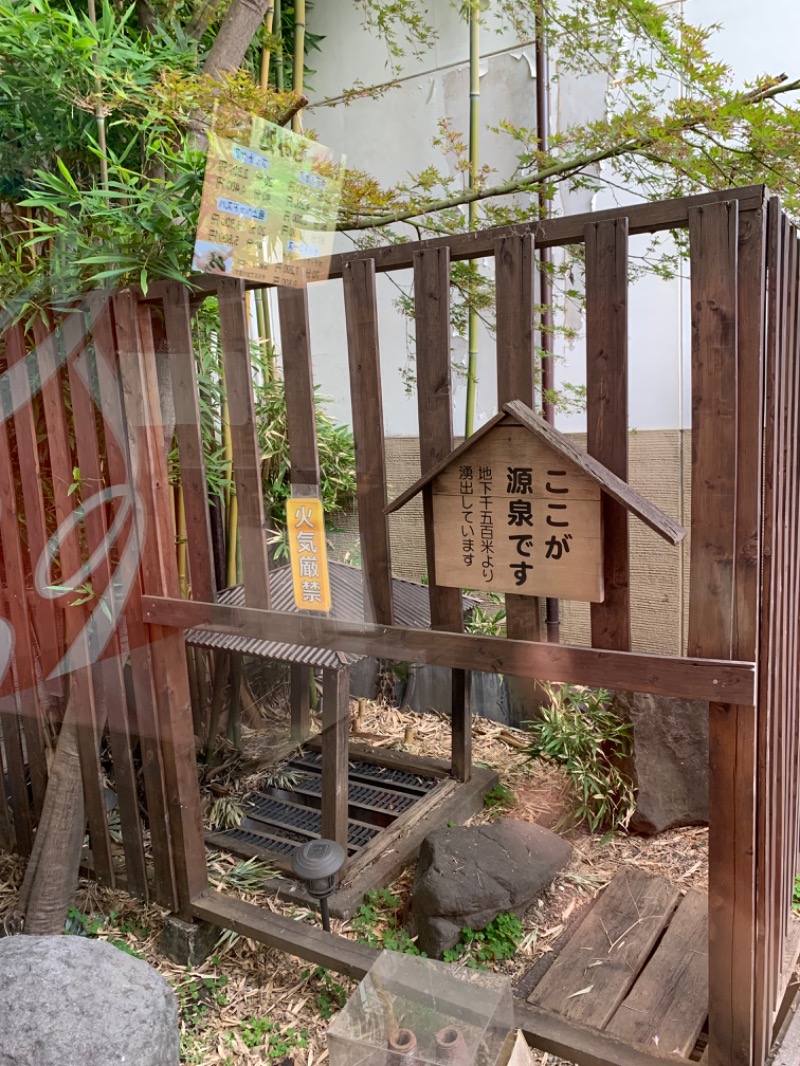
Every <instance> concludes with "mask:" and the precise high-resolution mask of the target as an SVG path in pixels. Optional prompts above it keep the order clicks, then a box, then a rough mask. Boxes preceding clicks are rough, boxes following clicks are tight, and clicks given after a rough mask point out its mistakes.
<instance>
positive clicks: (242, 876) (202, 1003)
mask: <svg viewBox="0 0 800 1066" xmlns="http://www.w3.org/2000/svg"><path fill="white" fill-rule="evenodd" d="M353 709H354V719H353V727H354V733H355V734H356V735H360V736H361V738H362V739H363V738H364V735H366V736H369V737H371V738H372V740H373V742H375V743H378V744H380V745H381V746H384V747H392V748H397V749H400V748H403V749H405V750H409V751H412V752H414V753H416V754H423V755H425V754H427V755H437V756H442V755H445V754H446V753H447V751H448V749H449V744H450V729H449V723H448V721H447V720H446V719H445V718H443V717H440V716H438V715H435V714H431V713H428V714H414V713H413V712H399V711H397V710H394V709H391V708H387V707H384V706H381V705H380V704H378V703H367V704H364V703H363V701H362V704H361V707H360V710H359V711H358V713H355V712H356V708H355V705H354V708H353ZM473 734H474V759H475V761H476V762H480V763H484V764H486V765H489V766H491V767H493V768H495V769H497V770H498V771H499V773H500V776H501V781H502V783H503V784H504V785H505V786H506V787H507V788H509V789H510V790H511V791H512V792H513V794H514V798H513V802H512V803H511V805H510V806H508V807H487V808H485V809H484V810H483V811H481V812H480V813H479V814H478V815H476V817H475V818H474V819H473V822H481V821H491V820H493V819H495V818H497V817H511V818H521V819H526V820H529V821H535V822H539V823H540V824H542V825H544V826H546V827H548V828H551V829H552V828H556V827H557V828H559V831H561V832H562V833H563V834H564V835H565V836H566V837H567V839H569V841H570V843H571V844H572V845H573V847H574V858H573V861H572V863H571V864H570V865H569V867H568V868H567V869H566V870H564V871H563V872H562V874H560V875H559V876H558V877H557V878H556V880H555V881H554V882H553V884H552V885H551V886H550V888H549V890H548V891H547V892H546V893H545V894H544V895H543V896H542V897H541V898H540V899H539V900H538V901H537V902H536V903H535V904H534V906H532V907H531V908H530V910H529V911H528V913H527V914H526V915H525V917H524V920H523V927H524V935H523V939H522V942H521V945H520V948H519V950H518V952H517V954H516V956H515V957H514V958H513V959H511V960H509V961H506V962H503V963H499V964H496V967H495V968H496V969H497V970H499V971H502V972H505V973H506V974H508V976H509V977H510V978H511V980H512V983H513V984H514V986H515V987H516V988H517V989H518V990H520V991H522V990H524V978H525V975H526V973H528V972H529V971H530V969H531V967H532V966H533V964H534V963H535V961H536V960H537V959H538V958H539V957H541V956H542V955H544V954H545V953H547V952H550V951H552V948H553V944H554V943H555V942H556V941H557V940H558V938H559V936H560V935H561V934H562V933H563V932H564V930H565V928H566V927H567V924H568V923H570V922H571V921H572V920H573V919H574V918H575V916H576V915H577V914H579V913H580V911H581V909H582V908H583V907H585V906H586V904H587V903H588V902H590V901H591V899H593V898H594V896H595V895H596V894H597V893H598V892H599V891H600V889H601V888H602V887H603V886H604V885H605V884H606V883H607V882H608V881H609V880H610V879H611V877H613V875H614V873H615V871H616V870H617V869H618V868H619V867H620V866H623V865H626V864H634V865H636V866H637V867H639V868H640V869H645V870H649V871H651V872H652V873H655V874H661V875H663V876H664V877H667V878H669V879H670V880H671V881H673V882H674V883H675V884H677V885H679V886H680V887H683V888H689V887H694V888H698V889H700V890H704V889H705V888H706V876H707V857H708V833H707V830H706V829H703V828H691V829H681V830H673V831H671V832H667V833H664V834H661V835H660V836H658V837H653V838H644V837H637V836H633V835H627V834H614V835H607V836H599V835H593V834H591V833H589V832H588V831H587V830H586V829H584V828H581V827H577V828H574V827H573V828H565V820H566V823H567V824H568V819H569V809H570V808H569V793H568V790H567V786H566V783H565V781H564V778H563V776H562V775H561V773H560V771H558V770H556V769H554V768H552V767H550V766H547V765H545V764H544V763H542V762H539V761H531V760H529V759H528V758H527V756H526V755H525V753H524V751H523V750H522V749H523V748H524V746H525V734H524V733H521V732H519V731H516V730H512V729H509V728H508V727H506V726H502V725H498V724H496V723H493V722H489V721H487V720H484V719H480V718H475V719H474V720H473ZM252 741H253V744H252V745H251V753H252V748H254V747H256V746H257V747H258V749H259V750H260V751H261V752H263V751H264V750H265V745H264V742H263V736H259V737H258V738H255V737H253V738H252ZM247 761H248V763H249V765H247V766H243V765H242V763H241V762H240V761H238V760H236V759H234V760H232V761H230V763H229V765H228V767H227V768H226V770H225V772H224V773H223V774H214V775H212V778H211V781H210V782H209V780H206V781H205V782H204V784H205V786H206V788H209V786H210V790H211V792H210V799H213V798H219V796H220V795H223V796H227V797H228V798H232V799H234V800H235V798H236V795H237V793H238V792H240V791H246V790H247V789H248V788H251V787H253V785H254V784H256V783H257V781H258V778H259V776H260V774H261V773H262V772H263V770H262V769H261V768H259V769H256V768H255V766H254V760H253V759H252V758H249V759H248V760H247ZM256 761H258V760H256ZM208 860H209V873H210V876H211V879H212V880H213V881H214V882H215V883H216V886H217V887H219V888H220V889H221V890H222V891H224V892H227V893H230V894H232V895H236V896H239V897H240V898H243V899H246V900H248V901H250V902H254V903H258V904H259V905H261V906H263V907H266V908H269V909H271V910H273V911H276V912H280V913H285V914H291V915H292V916H293V917H295V918H298V919H301V920H307V921H310V922H317V921H318V918H317V915H316V914H313V913H310V912H307V911H303V910H298V909H297V908H296V907H295V908H291V907H290V906H288V905H287V904H285V903H282V902H280V901H279V900H278V899H277V898H275V897H274V896H272V895H269V894H267V893H266V892H264V891H263V890H261V889H260V888H259V884H260V882H261V881H262V880H263V873H264V872H263V870H259V869H258V868H256V869H255V870H254V869H253V868H252V864H250V865H249V866H248V865H247V864H243V862H242V860H241V859H239V858H237V857H236V856H231V855H225V854H220V853H218V852H212V851H209V855H208ZM23 871H24V864H23V862H22V861H21V860H19V859H17V858H15V857H13V856H2V855H0V925H2V921H3V917H4V915H7V914H8V913H10V911H11V909H12V907H13V904H14V898H15V894H16V889H17V887H18V885H19V883H20V882H21V879H22V874H23ZM412 878H413V867H410V868H408V869H407V870H406V871H404V873H403V875H402V876H401V877H400V878H399V879H398V880H397V881H396V882H395V883H394V885H392V886H390V887H391V891H392V893H393V894H394V895H396V896H397V897H398V898H399V901H400V908H401V910H402V907H403V906H404V905H405V903H406V902H407V898H408V894H409V889H410V884H411V881H412ZM163 916H164V915H163V912H162V911H161V909H160V908H158V907H156V906H153V905H150V906H145V905H142V904H140V903H138V902H137V901H135V900H132V899H131V898H130V897H128V896H127V895H126V894H125V893H123V892H120V891H111V890H107V889H103V888H100V887H99V886H98V885H97V884H96V883H94V882H91V881H86V880H82V881H81V883H80V888H79V892H78V896H77V899H76V903H75V911H74V913H73V914H72V916H71V919H70V925H71V927H72V928H73V929H82V930H83V931H84V932H89V933H90V934H91V935H95V936H98V937H101V938H103V939H107V940H110V941H112V942H114V943H116V944H117V945H118V946H121V947H123V948H124V949H126V950H130V951H133V952H136V953H137V954H138V955H140V956H142V957H143V958H145V959H146V960H147V961H148V962H149V963H150V964H151V965H153V966H154V967H155V968H156V969H157V970H159V971H160V972H161V973H162V974H163V975H164V976H165V977H166V978H167V980H168V981H169V982H170V983H171V984H172V986H173V988H174V989H175V991H176V993H177V995H178V1000H179V1004H180V1007H181V1027H182V1036H183V1056H182V1062H183V1063H185V1064H187V1066H188V1064H202V1066H257V1064H264V1063H270V1062H274V1063H283V1061H284V1060H285V1059H287V1058H288V1059H293V1060H294V1062H295V1063H296V1066H322V1064H323V1063H324V1062H325V1060H326V1059H327V1057H328V1052H327V1047H326V1039H325V1033H326V1026H327V1019H328V1017H329V1016H330V1013H331V1011H335V1010H336V1009H338V1006H339V1005H341V1003H342V1002H343V1000H344V997H345V996H347V995H349V994H350V992H351V991H352V990H353V988H354V987H355V986H354V983H353V982H351V981H349V980H348V979H346V978H342V977H339V976H337V975H335V974H325V973H322V972H320V971H318V970H315V968H314V967H311V966H309V965H308V964H307V963H304V962H302V961H301V960H298V959H293V958H290V957H289V956H286V955H283V954H280V953H278V952H274V951H271V950H268V949H265V948H264V947H262V946H261V945H258V944H256V943H254V942H252V941H248V940H244V939H242V938H240V937H236V936H234V935H233V934H225V935H223V937H222V938H221V939H220V941H219V943H218V944H217V947H216V950H215V953H214V955H213V956H212V957H211V958H210V959H209V960H208V961H206V962H205V963H204V964H203V965H202V966H200V967H198V968H197V969H195V970H187V969H184V968H181V967H178V966H175V965H173V964H172V963H170V962H169V961H168V960H166V959H165V958H164V957H163V956H162V955H161V954H160V952H159V933H160V928H161V924H162V920H163ZM384 921H385V918H384V916H382V915H380V914H379V915H377V916H376V917H375V919H374V921H373V922H372V925H371V927H370V933H371V935H372V936H373V937H375V938H377V941H378V942H380V937H381V931H382V930H381V926H382V924H383V923H384ZM333 928H334V931H335V932H338V933H340V934H342V935H343V936H349V937H355V936H356V933H355V932H354V930H353V923H352V921H350V922H337V921H336V920H334V923H333ZM362 935H363V931H362ZM300 1034H302V1035H300ZM537 1054H538V1053H537ZM555 1061H556V1060H554V1059H552V1058H550V1057H548V1056H547V1055H542V1056H541V1057H539V1058H537V1062H541V1064H542V1066H544V1064H547V1063H550V1064H553V1063H555Z"/></svg>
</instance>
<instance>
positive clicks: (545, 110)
mask: <svg viewBox="0 0 800 1066" xmlns="http://www.w3.org/2000/svg"><path fill="white" fill-rule="evenodd" d="M535 55H536V134H537V139H538V142H539V145H538V147H539V151H540V152H547V151H549V149H550V84H549V83H550V73H549V70H548V62H547V40H546V35H545V28H544V3H540V4H538V5H537V9H536V45H535ZM538 198H539V217H540V218H546V217H547V215H548V214H549V212H550V199H549V197H548V195H547V189H546V186H545V185H540V186H539V196H538ZM537 255H538V258H539V304H540V306H541V312H540V314H539V348H540V351H541V359H540V363H541V366H540V371H541V375H540V380H541V388H542V414H543V416H544V419H545V421H546V422H549V423H550V425H553V424H554V423H555V420H556V408H555V404H554V403H553V393H554V390H555V365H554V363H553V308H552V303H553V286H552V283H551V279H550V264H551V262H552V259H551V255H552V253H551V251H550V249H549V248H538V249H537ZM545 627H546V629H547V639H548V641H550V643H551V644H558V642H559V639H560V630H561V623H560V618H559V608H558V600H556V599H553V598H552V597H550V596H548V597H547V600H546V601H545Z"/></svg>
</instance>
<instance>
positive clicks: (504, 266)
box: [494, 234, 543, 717]
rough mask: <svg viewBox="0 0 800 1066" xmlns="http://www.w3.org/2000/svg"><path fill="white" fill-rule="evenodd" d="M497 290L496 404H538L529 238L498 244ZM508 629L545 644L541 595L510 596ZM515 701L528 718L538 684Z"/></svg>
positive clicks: (517, 690) (515, 690)
mask: <svg viewBox="0 0 800 1066" xmlns="http://www.w3.org/2000/svg"><path fill="white" fill-rule="evenodd" d="M494 262H495V287H496V291H497V296H496V302H497V314H496V316H495V317H496V322H497V327H496V329H497V406H498V407H502V406H503V404H505V403H508V402H509V401H510V400H522V402H523V403H525V404H527V405H528V407H533V406H534V375H533V363H534V350H533V337H534V333H533V319H534V312H533V304H534V300H533V289H534V277H535V257H534V250H533V237H532V236H531V235H530V234H524V235H521V236H512V237H502V238H501V239H500V240H498V241H496V242H495V252H494ZM505 600H506V631H507V633H508V636H509V637H512V638H514V639H516V640H542V639H543V633H542V620H541V606H540V600H539V597H538V596H514V595H512V594H511V593H507V594H506V597H505ZM511 684H512V702H513V703H514V704H515V706H516V707H520V706H521V705H524V706H525V707H526V708H528V709H529V713H528V714H527V715H526V717H530V716H531V714H532V713H533V710H534V705H535V703H536V702H537V698H538V691H539V690H538V686H537V685H536V682H535V681H523V680H522V679H520V678H514V679H512V681H511Z"/></svg>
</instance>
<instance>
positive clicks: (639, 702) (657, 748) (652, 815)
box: [613, 692, 708, 834]
mask: <svg viewBox="0 0 800 1066" xmlns="http://www.w3.org/2000/svg"><path fill="white" fill-rule="evenodd" d="M613 708H614V710H615V711H616V713H617V714H618V715H619V717H620V718H622V719H623V720H624V721H626V722H630V723H631V725H632V726H633V757H632V759H631V763H630V766H629V767H627V769H628V771H629V772H630V774H631V777H632V779H633V782H634V784H635V785H636V787H637V789H638V792H637V797H636V813H635V814H634V816H633V818H632V820H631V824H630V828H631V829H632V830H633V831H634V832H637V833H646V834H653V833H661V832H663V831H664V830H665V829H674V828H675V827H677V826H682V825H707V824H708V703H707V702H705V701H703V700H684V699H678V698H677V697H671V696H649V695H646V694H644V693H641V692H618V693H616V695H615V697H614V704H613Z"/></svg>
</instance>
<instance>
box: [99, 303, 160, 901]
mask: <svg viewBox="0 0 800 1066" xmlns="http://www.w3.org/2000/svg"><path fill="white" fill-rule="evenodd" d="M89 309H90V317H91V327H92V338H93V341H94V356H95V366H96V372H97V382H98V388H97V402H98V403H99V406H100V411H101V414H102V417H103V436H104V443H105V452H106V461H107V464H108V477H109V481H110V483H111V484H112V485H120V486H121V485H124V486H127V487H128V489H129V491H130V493H131V497H132V499H133V501H134V506H135V509H134V521H133V523H132V526H131V530H130V534H129V535H130V537H131V538H132V539H133V541H134V545H135V550H136V554H137V558H139V559H140V558H141V552H142V541H143V540H144V539H145V538H146V537H147V534H148V527H147V521H146V517H145V512H144V508H143V506H142V504H141V501H140V497H139V492H140V485H139V478H140V477H144V476H146V474H142V472H141V471H140V470H138V469H137V467H136V466H135V465H134V463H135V462H138V448H135V449H134V452H133V455H132V456H131V455H129V452H128V447H127V431H128V429H129V427H128V426H127V424H126V416H125V412H124V410H123V406H122V395H121V377H120V373H119V365H118V354H117V338H116V335H115V326H114V321H113V314H112V308H111V306H110V305H108V304H106V303H105V301H103V300H102V299H99V298H94V299H91V300H90V301H89ZM129 319H130V315H129V314H128V315H124V316H123V319H122V322H121V324H120V345H124V344H126V343H127V335H128V332H129V330H130V328H131V327H130V322H129ZM141 581H142V577H141V570H140V568H139V566H138V565H137V567H136V570H135V572H134V574H133V576H132V579H131V588H130V592H129V595H128V601H127V604H126V607H125V628H126V631H127V635H128V646H129V649H130V660H131V680H132V687H133V696H134V702H135V713H136V723H135V728H136V732H137V733H138V737H139V744H140V749H141V756H142V778H143V782H144V790H145V798H146V801H147V813H148V820H149V825H150V837H151V844H152V852H153V868H154V878H153V894H154V897H155V899H156V901H157V902H158V903H160V904H161V905H162V906H163V907H167V908H168V909H169V910H174V909H175V907H176V905H177V904H176V895H175V883H174V863H173V860H172V842H171V840H170V835H169V814H168V811H167V801H166V791H167V790H166V782H165V779H164V759H163V754H162V751H161V745H160V732H159V715H158V708H157V698H156V692H155V681H154V676H153V663H152V657H151V653H150V646H149V633H148V628H147V626H146V625H145V624H144V621H143V618H142V585H141ZM132 739H133V738H132Z"/></svg>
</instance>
